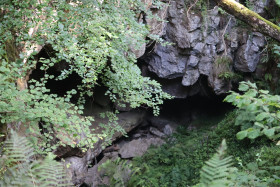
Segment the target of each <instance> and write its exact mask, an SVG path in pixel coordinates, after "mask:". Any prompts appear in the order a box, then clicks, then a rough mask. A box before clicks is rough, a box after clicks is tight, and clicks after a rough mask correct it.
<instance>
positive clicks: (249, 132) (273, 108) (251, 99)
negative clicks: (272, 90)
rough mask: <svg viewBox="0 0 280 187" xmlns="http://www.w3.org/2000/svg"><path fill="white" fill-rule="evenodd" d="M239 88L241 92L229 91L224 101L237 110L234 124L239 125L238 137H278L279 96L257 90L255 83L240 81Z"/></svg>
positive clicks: (279, 120)
mask: <svg viewBox="0 0 280 187" xmlns="http://www.w3.org/2000/svg"><path fill="white" fill-rule="evenodd" d="M239 90H240V91H241V92H243V94H240V93H236V92H231V94H230V95H228V96H227V97H226V98H225V101H227V102H230V103H232V104H233V105H234V106H236V107H237V108H238V109H239V110H238V116H237V118H236V121H235V125H237V126H240V127H241V131H240V132H238V133H237V135H236V136H237V138H238V139H240V140H241V139H244V138H249V139H256V138H258V137H260V136H266V137H267V138H269V139H271V140H278V139H279V137H280V134H279V131H280V126H279V122H280V105H279V101H280V96H279V95H270V94H269V92H268V91H266V90H258V88H257V86H256V84H254V83H251V82H241V83H240V86H239Z"/></svg>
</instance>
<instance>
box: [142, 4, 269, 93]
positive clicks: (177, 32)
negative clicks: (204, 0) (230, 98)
mask: <svg viewBox="0 0 280 187" xmlns="http://www.w3.org/2000/svg"><path fill="white" fill-rule="evenodd" d="M251 1H252V6H253V7H254V9H255V10H256V11H257V12H259V13H263V12H264V11H265V6H267V4H268V1H258V0H250V2H251ZM210 4H211V5H213V4H214V3H210ZM194 9H195V8H192V9H191V10H189V11H188V13H187V9H186V7H185V4H184V0H177V1H170V4H169V7H168V9H167V11H166V12H167V13H166V20H167V21H168V22H167V23H164V26H163V25H162V26H161V27H160V29H159V31H158V32H157V33H160V34H161V35H162V38H163V40H164V41H166V42H170V43H172V45H167V46H163V45H161V44H160V43H157V44H155V46H154V47H153V50H152V51H148V52H147V53H146V54H145V55H144V56H143V57H141V60H142V61H144V63H145V64H146V66H147V69H148V70H149V71H150V72H152V73H154V74H156V75H157V77H158V78H159V80H161V81H159V82H161V83H162V85H163V86H162V87H163V89H164V90H165V91H166V92H167V93H169V94H171V95H173V96H175V97H176V98H186V97H187V96H190V95H193V94H202V92H203V90H205V88H208V87H210V88H211V90H212V91H213V92H214V93H215V94H217V95H219V94H223V93H226V92H228V91H229V89H231V81H228V80H225V79H224V78H223V77H222V76H219V75H220V74H223V73H230V72H231V73H232V72H254V71H255V69H256V66H257V64H258V62H259V60H260V53H261V51H262V50H263V48H264V46H265V44H266V42H265V38H264V36H263V35H262V34H260V33H257V32H250V31H249V30H248V29H245V28H239V26H238V23H237V21H236V19H235V18H234V17H231V16H229V15H227V14H221V13H219V11H218V7H217V6H213V7H212V9H211V10H208V12H207V14H208V15H207V17H204V18H203V17H202V15H201V13H200V12H199V11H197V10H194ZM147 24H148V25H150V26H152V27H154V25H155V24H154V23H151V22H147ZM221 55H222V56H226V57H229V58H231V59H233V61H232V62H231V63H230V64H229V67H230V69H229V70H227V71H228V72H215V70H216V69H215V68H214V66H216V65H215V63H216V59H217V56H221ZM218 73H219V75H218ZM205 76H206V77H208V78H207V81H208V84H205V83H204V84H202V83H201V81H202V79H203V78H202V77H205ZM162 79H166V80H176V81H162ZM169 82H173V83H172V84H169ZM174 82H176V83H174ZM185 88H186V89H185Z"/></svg>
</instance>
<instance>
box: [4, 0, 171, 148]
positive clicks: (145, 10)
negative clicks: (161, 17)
mask: <svg viewBox="0 0 280 187" xmlns="http://www.w3.org/2000/svg"><path fill="white" fill-rule="evenodd" d="M152 3H156V5H157V6H158V7H159V8H160V5H161V3H160V2H152ZM141 14H145V15H147V16H152V13H151V12H150V10H149V6H148V5H145V4H144V3H143V2H142V1H140V0H124V1H119V0H105V1H100V0H93V1H92V0H83V1H76V0H67V1H64V0H58V1H53V0H42V1H38V0H12V1H10V0H3V1H1V2H0V25H1V26H0V71H1V80H0V85H1V86H0V87H1V90H0V95H1V96H0V119H1V123H2V125H3V124H8V126H10V127H12V128H17V129H23V130H25V131H26V132H28V133H31V134H32V136H30V138H31V139H32V141H33V143H34V145H39V144H40V145H39V147H44V148H40V149H38V150H40V151H41V150H45V151H50V150H53V149H55V148H56V147H57V146H54V144H53V142H55V141H54V137H57V136H58V138H59V136H60V137H62V138H63V140H64V141H61V143H60V144H62V145H65V144H69V145H71V146H73V147H76V146H79V147H85V146H86V147H88V146H93V145H94V143H95V142H96V141H97V140H98V138H104V137H105V136H106V134H99V135H95V134H92V127H91V124H92V121H93V119H92V118H90V117H82V116H79V115H77V114H82V110H83V99H81V100H80V102H78V105H74V104H71V103H70V99H71V97H72V96H73V95H74V94H77V93H79V94H80V95H81V98H83V96H84V95H85V94H88V95H91V94H92V92H93V89H94V87H95V85H97V81H98V80H99V79H100V81H99V83H100V82H101V83H103V84H104V85H105V86H106V87H108V91H107V94H108V95H109V96H110V98H111V100H112V101H116V100H118V101H122V102H126V103H129V104H130V106H131V107H132V108H135V107H139V106H148V107H152V108H153V109H154V113H155V114H158V113H159V108H158V105H160V104H162V102H163V100H164V99H168V98H170V96H169V95H168V94H166V93H164V92H163V91H162V90H161V86H160V85H159V84H158V83H157V82H155V81H152V80H150V79H149V78H144V77H142V76H141V72H140V70H139V68H138V67H137V65H136V56H135V54H134V53H132V48H133V49H135V50H137V49H140V46H142V45H143V44H144V43H145V38H146V37H147V36H149V29H148V27H146V25H145V24H143V21H141V20H139V19H140V17H141ZM153 38H155V37H153ZM41 49H44V50H45V51H46V53H47V57H44V58H39V55H38V53H39V51H40V50H41ZM49 49H51V50H49ZM62 61H63V62H66V63H67V66H68V68H65V69H63V70H62V72H61V74H60V75H59V76H58V77H56V78H55V77H54V76H52V75H49V74H47V70H48V69H49V68H51V67H53V66H54V65H55V64H57V63H60V62H62ZM38 62H40V63H41V64H42V65H41V66H40V69H41V70H42V71H44V72H45V74H44V76H43V78H41V79H40V80H28V77H29V74H30V73H31V72H32V70H33V69H34V68H35V67H36V64H38ZM72 73H76V74H78V75H79V76H80V77H81V78H82V84H81V85H79V86H78V89H77V90H74V89H73V90H69V91H68V92H67V93H66V94H65V95H64V96H62V97H58V96H57V95H55V94H51V93H50V90H48V89H47V88H46V83H47V81H48V80H50V79H55V80H63V79H65V78H67V77H68V76H69V75H70V74H72ZM28 81H29V82H28ZM28 84H29V86H28ZM38 124H39V125H38ZM22 127H24V128H22ZM42 134H43V136H42ZM62 138H61V139H62Z"/></svg>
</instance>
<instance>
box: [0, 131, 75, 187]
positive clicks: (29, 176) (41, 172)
mask: <svg viewBox="0 0 280 187" xmlns="http://www.w3.org/2000/svg"><path fill="white" fill-rule="evenodd" d="M0 165H2V168H1V170H0V171H1V173H0V186H33V187H36V186H40V187H41V186H43V187H44V186H70V185H71V184H70V182H69V180H68V179H67V176H66V172H65V169H64V166H63V164H61V163H59V162H57V161H55V160H53V156H52V155H51V154H49V155H48V156H47V157H46V158H45V159H44V160H36V157H35V154H34V152H33V148H32V144H31V143H30V142H29V141H28V140H27V139H26V138H25V137H21V136H19V135H18V134H17V133H15V132H14V131H11V137H10V139H8V140H7V141H6V142H5V148H4V154H3V155H2V156H1V158H0Z"/></svg>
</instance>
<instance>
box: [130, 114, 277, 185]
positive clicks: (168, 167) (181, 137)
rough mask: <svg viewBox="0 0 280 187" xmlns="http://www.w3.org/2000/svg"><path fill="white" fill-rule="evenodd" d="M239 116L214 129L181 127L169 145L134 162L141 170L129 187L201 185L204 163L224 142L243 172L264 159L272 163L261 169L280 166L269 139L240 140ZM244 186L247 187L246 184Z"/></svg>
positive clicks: (273, 146) (207, 127) (266, 177)
mask: <svg viewBox="0 0 280 187" xmlns="http://www.w3.org/2000/svg"><path fill="white" fill-rule="evenodd" d="M236 115H237V114H236V112H231V113H229V114H227V115H226V117H225V118H224V120H222V121H221V122H220V123H218V125H216V126H212V127H211V126H209V125H208V126H202V127H200V128H199V129H196V130H192V131H190V130H188V128H187V127H180V129H179V130H178V133H176V134H173V135H172V137H170V138H169V139H168V140H167V143H166V144H164V145H163V146H161V147H160V148H156V147H152V148H150V149H149V150H148V152H147V153H146V154H145V155H143V156H142V157H138V158H134V159H133V166H134V167H138V168H140V172H139V173H138V174H137V175H134V176H133V177H132V178H131V179H130V182H129V186H161V187H162V186H168V187H169V186H171V187H172V186H192V185H195V184H197V183H199V175H200V170H201V168H202V166H203V165H204V162H205V161H207V160H209V158H211V157H212V156H213V154H214V153H215V152H216V148H217V147H218V146H219V145H220V143H221V142H222V140H223V139H226V141H227V145H228V149H227V150H228V151H227V153H229V155H231V156H232V158H233V166H234V167H237V168H238V169H239V170H240V171H244V172H246V173H248V174H251V171H250V170H249V169H248V168H247V164H250V163H251V164H252V163H255V164H257V165H258V163H259V162H258V159H261V158H263V160H269V164H268V163H262V164H264V165H267V166H264V165H262V168H269V167H271V166H270V165H273V166H275V165H277V164H278V165H279V159H277V158H279V154H278V153H279V152H280V151H279V148H278V147H277V146H275V145H271V142H269V140H265V139H260V138H259V139H255V140H254V141H250V140H242V141H240V140H237V138H236V133H237V132H238V131H239V130H240V129H239V127H238V126H234V122H235V118H236V117H237V116H236ZM276 150H277V151H276ZM229 155H228V156H229ZM260 155H261V156H260ZM264 155H266V157H265V158H264ZM273 169H274V170H273ZM275 169H277V168H272V170H273V172H270V171H269V170H266V171H267V172H268V173H267V174H266V175H260V177H263V179H261V180H266V179H268V178H269V176H272V175H273V174H275V172H276V170H275ZM253 174H255V173H253ZM246 176H247V175H246ZM247 178H248V177H247ZM246 180H247V179H246ZM246 180H245V181H246ZM248 180H249V179H248ZM248 180H247V181H248ZM274 182H275V181H274ZM247 184H249V183H247ZM244 185H245V186H246V182H245V183H244Z"/></svg>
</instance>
